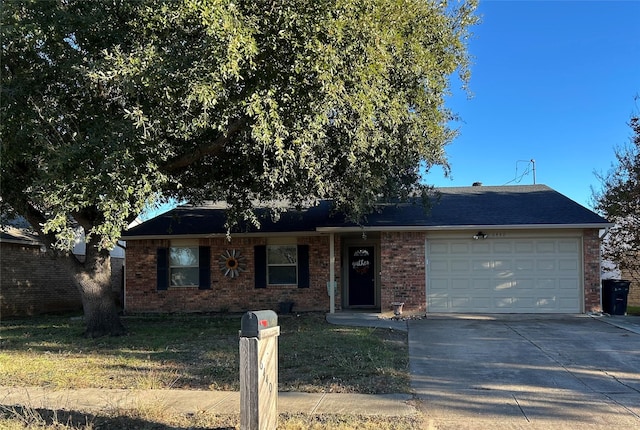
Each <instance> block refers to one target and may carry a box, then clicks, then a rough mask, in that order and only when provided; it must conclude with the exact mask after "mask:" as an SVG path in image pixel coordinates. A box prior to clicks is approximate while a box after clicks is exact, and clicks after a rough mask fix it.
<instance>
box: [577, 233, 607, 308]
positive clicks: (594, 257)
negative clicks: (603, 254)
mask: <svg viewBox="0 0 640 430" xmlns="http://www.w3.org/2000/svg"><path fill="white" fill-rule="evenodd" d="M582 243H583V247H584V249H583V251H582V252H583V255H584V262H583V263H582V264H583V270H584V272H583V273H584V310H585V312H600V311H602V305H601V302H600V288H601V286H600V273H601V272H600V236H599V232H598V230H585V231H584V233H583V239H582Z"/></svg>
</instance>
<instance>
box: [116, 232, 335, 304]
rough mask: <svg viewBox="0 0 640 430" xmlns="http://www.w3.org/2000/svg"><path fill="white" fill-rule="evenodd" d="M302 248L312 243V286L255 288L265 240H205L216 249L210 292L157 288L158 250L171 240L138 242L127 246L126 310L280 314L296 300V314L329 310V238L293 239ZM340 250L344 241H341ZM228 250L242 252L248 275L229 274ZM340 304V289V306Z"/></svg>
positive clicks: (242, 262) (243, 267) (195, 288)
mask: <svg viewBox="0 0 640 430" xmlns="http://www.w3.org/2000/svg"><path fill="white" fill-rule="evenodd" d="M292 242H294V243H297V244H298V245H309V275H310V276H309V280H310V286H309V288H298V287H297V286H295V285H269V286H267V288H255V284H254V270H255V269H254V247H255V246H258V245H264V244H266V240H265V239H264V238H246V237H245V238H242V237H241V238H233V239H232V240H231V242H228V241H227V240H226V239H224V238H215V239H200V241H199V245H200V246H209V247H210V248H211V261H210V265H211V289H208V290H200V289H198V288H197V287H170V288H169V289H167V290H165V291H158V290H157V279H156V278H157V275H156V250H157V248H160V247H168V246H169V241H166V240H134V241H128V242H127V260H126V261H127V263H126V297H125V303H126V304H125V309H126V311H127V312H242V311H247V310H255V309H274V310H277V309H278V307H279V303H280V302H283V301H292V302H294V307H293V311H294V312H296V311H328V310H329V296H328V295H327V282H328V281H329V237H328V236H310V237H299V238H297V239H296V238H293V239H292ZM335 246H336V249H337V250H339V249H340V248H339V246H340V243H339V240H336V245H335ZM227 250H236V251H239V252H240V255H241V257H243V259H242V261H241V267H242V269H243V271H242V272H241V273H240V276H239V277H238V278H234V279H232V278H230V277H226V276H224V272H223V271H222V270H220V256H221V255H222V254H223V253H225V251H227ZM336 264H337V268H336V281H337V282H338V285H340V267H339V258H338V259H336ZM339 303H341V297H340V288H338V294H337V297H336V308H337V309H339V308H340V306H339Z"/></svg>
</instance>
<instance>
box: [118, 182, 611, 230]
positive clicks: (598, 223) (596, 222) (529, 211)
mask: <svg viewBox="0 0 640 430" xmlns="http://www.w3.org/2000/svg"><path fill="white" fill-rule="evenodd" d="M437 191H438V193H437V196H436V197H434V199H432V201H431V207H430V209H427V210H425V208H424V207H423V205H422V204H421V202H409V203H400V204H386V205H381V206H380V207H379V208H378V211H376V212H374V213H373V214H370V215H369V216H367V219H366V220H365V222H363V226H365V227H367V228H370V229H372V230H375V229H385V228H394V229H401V228H402V227H407V228H412V229H415V228H419V227H424V228H425V229H435V228H438V229H443V228H461V227H466V226H469V227H496V228H497V227H505V226H509V227H519V226H522V227H523V228H526V227H527V226H538V227H541V226H549V227H555V228H562V227H567V228H582V227H590V228H605V227H607V226H608V225H609V223H608V222H607V220H605V219H604V218H602V217H601V216H599V215H598V214H596V213H594V212H593V211H591V210H589V209H587V208H585V207H584V206H582V205H580V204H578V203H576V202H574V201H573V200H571V199H569V198H568V197H566V196H564V195H562V194H560V193H558V192H557V191H554V190H553V189H551V188H549V187H547V186H546V185H523V186H500V187H490V186H486V187H485V186H479V187H449V188H439V189H438V190H437ZM258 214H259V217H260V218H261V228H260V230H256V229H255V228H250V227H248V226H247V225H241V226H239V228H237V229H235V230H234V231H235V232H261V233H284V232H311V231H317V230H333V229H335V230H340V229H344V228H353V227H358V225H357V224H354V223H350V222H345V218H344V217H343V216H342V215H340V214H333V212H332V206H331V202H330V201H323V202H321V203H320V204H319V205H318V206H314V207H311V208H309V209H305V210H302V211H288V212H285V213H283V214H282V215H281V216H280V219H279V220H278V221H277V222H274V221H273V220H272V219H271V218H270V217H269V216H268V215H267V213H266V211H264V210H259V211H258ZM224 223H225V212H224V210H223V209H214V208H207V207H191V206H181V207H178V208H176V209H173V210H171V211H169V212H167V213H165V214H163V215H160V216H158V217H156V218H153V219H151V220H149V221H147V222H145V223H142V224H140V225H138V226H135V227H133V228H131V229H129V230H128V231H126V232H125V233H124V234H123V239H127V238H137V237H148V236H183V235H212V234H224V233H226V230H225V228H224Z"/></svg>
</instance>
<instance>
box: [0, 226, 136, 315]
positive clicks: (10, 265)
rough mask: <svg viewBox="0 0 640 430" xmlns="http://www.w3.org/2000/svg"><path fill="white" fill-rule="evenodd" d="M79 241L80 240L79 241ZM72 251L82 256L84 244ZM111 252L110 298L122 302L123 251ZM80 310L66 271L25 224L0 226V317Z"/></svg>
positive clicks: (77, 297)
mask: <svg viewBox="0 0 640 430" xmlns="http://www.w3.org/2000/svg"><path fill="white" fill-rule="evenodd" d="M79 242H81V241H79ZM73 252H74V254H76V256H78V258H80V259H82V258H83V257H84V247H83V246H82V245H78V246H76V248H75V249H74V251H73ZM118 252H119V251H118V250H117V249H116V250H114V252H112V258H111V269H112V285H113V288H114V297H115V298H116V299H117V300H119V301H122V290H123V288H122V285H123V270H124V269H123V264H124V253H123V252H122V251H120V253H119V254H118ZM80 309H82V300H81V298H80V293H79V292H78V290H77V289H76V287H75V286H74V284H73V280H72V278H71V276H70V275H69V273H68V272H67V270H65V268H64V267H61V266H60V265H59V264H57V262H56V260H55V259H52V258H51V257H49V256H48V255H47V254H46V253H45V252H44V245H43V244H42V243H41V242H40V241H39V240H38V235H37V234H36V233H35V232H33V231H32V229H31V228H30V226H29V224H28V223H27V222H26V221H24V220H22V219H16V220H12V221H11V222H10V223H9V224H8V225H4V226H2V227H1V228H0V319H7V318H13V317H22V316H29V315H37V314H43V313H50V312H66V311H77V310H80Z"/></svg>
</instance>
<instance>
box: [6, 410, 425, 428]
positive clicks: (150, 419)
mask: <svg viewBox="0 0 640 430" xmlns="http://www.w3.org/2000/svg"><path fill="white" fill-rule="evenodd" d="M421 425H422V420H421V418H420V417H419V416H418V415H414V416H406V417H387V416H362V415H328V414H323V415H308V414H280V416H279V418H278V429H279V430H322V429H332V430H412V429H417V428H421ZM25 428H28V429H36V430H130V429H137V430H176V429H209V430H231V429H239V428H240V417H239V416H238V415H237V414H235V415H216V414H207V413H202V414H189V415H179V414H176V415H167V414H166V413H159V414H156V413H155V412H154V410H153V409H132V410H128V411H125V410H120V411H118V412H117V413H115V412H114V413H110V414H104V415H93V414H84V413H79V412H73V411H71V412H70V411H51V410H47V409H29V408H6V407H0V429H3V430H18V429H25Z"/></svg>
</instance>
